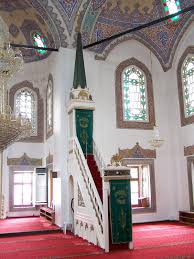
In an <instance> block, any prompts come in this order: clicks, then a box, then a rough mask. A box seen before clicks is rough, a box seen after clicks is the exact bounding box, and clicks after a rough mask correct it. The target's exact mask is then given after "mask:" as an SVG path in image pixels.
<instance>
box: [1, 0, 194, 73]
mask: <svg viewBox="0 0 194 259" xmlns="http://www.w3.org/2000/svg"><path fill="white" fill-rule="evenodd" d="M180 3H181V8H182V9H184V8H186V7H188V6H191V5H193V0H184V1H183V0H180ZM0 15H1V16H3V18H4V19H5V20H6V22H7V24H8V25H9V28H10V33H11V40H12V41H13V42H14V43H22V44H25V43H26V44H29V45H32V40H31V36H30V35H31V33H32V31H34V30H37V31H40V32H41V33H43V34H44V35H45V38H46V39H47V46H48V47H57V48H58V47H60V46H62V47H72V46H75V36H76V31H78V30H79V29H80V28H81V33H82V40H83V45H87V44H89V43H92V42H95V41H97V40H100V39H103V38H106V37H109V36H111V35H113V34H115V33H119V32H122V31H125V30H128V29H131V28H134V27H136V26H138V25H142V24H144V23H147V22H150V21H152V20H155V19H158V18H161V17H163V16H164V11H163V6H162V0H130V1H129V0H119V1H118V0H49V1H48V0H11V1H7V0H0ZM193 20H194V13H193V12H190V13H187V14H183V16H182V17H181V18H180V19H179V20H178V21H174V22H171V23H167V22H163V23H160V24H158V25H155V26H152V27H149V28H146V29H143V30H141V31H138V32H135V33H133V34H129V35H125V36H123V37H121V38H119V39H117V40H113V41H109V42H106V43H103V44H100V45H97V46H95V47H93V48H91V49H90V50H92V51H94V52H95V53H96V58H98V59H105V58H106V57H107V55H108V53H109V52H110V50H111V49H112V48H114V46H116V45H117V44H118V43H119V42H122V41H125V40H129V39H136V40H137V41H139V42H141V43H142V44H144V45H145V46H147V47H148V48H149V49H150V50H151V51H152V52H153V53H154V54H155V55H156V56H157V58H158V59H159V61H160V63H161V65H162V67H163V69H164V70H165V71H166V70H168V69H169V68H170V67H171V65H172V60H173V56H174V53H175V50H176V48H177V45H178V43H179V41H180V39H181V38H182V35H183V34H184V32H185V30H186V29H187V28H188V26H189V25H190V24H191V22H192V21H193ZM34 52H35V51H34V50H30V51H29V50H25V53H24V54H25V60H26V61H27V62H29V61H34V60H37V59H39V58H40V57H37V55H34Z"/></svg>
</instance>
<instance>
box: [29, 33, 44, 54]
mask: <svg viewBox="0 0 194 259" xmlns="http://www.w3.org/2000/svg"><path fill="white" fill-rule="evenodd" d="M32 40H33V44H34V46H36V47H41V48H46V47H47V45H46V43H45V38H44V37H43V36H42V34H41V33H40V32H35V33H33V34H32ZM46 52H47V51H46V50H44V49H36V53H37V54H38V55H44V54H46Z"/></svg>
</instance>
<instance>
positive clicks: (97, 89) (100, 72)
mask: <svg viewBox="0 0 194 259" xmlns="http://www.w3.org/2000/svg"><path fill="white" fill-rule="evenodd" d="M193 42H194V26H192V25H191V26H190V28H189V29H188V31H187V32H186V34H185V37H184V39H182V40H181V42H180V43H179V46H178V48H177V51H176V55H175V59H174V63H173V66H172V69H170V70H169V71H168V72H164V71H163V69H162V67H161V65H160V63H159V62H158V60H157V58H156V57H155V56H154V55H153V54H152V53H150V51H149V50H148V49H147V48H146V47H145V46H143V45H142V44H140V43H139V42H137V41H134V40H130V41H127V42H124V43H121V44H120V45H119V46H117V47H115V48H114V49H113V50H112V51H111V53H110V54H109V56H108V58H107V59H106V60H105V61H96V60H95V59H94V54H93V53H92V52H89V51H85V52H84V57H85V67H86V77H87V85H88V87H89V89H90V90H91V93H92V96H93V99H94V101H95V103H96V110H95V112H94V139H95V141H96V143H97V145H98V147H99V149H100V150H101V152H102V154H103V157H104V160H105V161H106V163H109V162H110V159H111V156H112V155H113V154H115V153H117V151H118V148H132V147H133V146H134V145H135V143H136V142H139V144H140V145H141V146H142V147H144V148H150V145H149V143H148V141H149V140H150V139H151V137H152V130H135V129H118V128H117V127H116V106H115V69H116V67H117V66H118V65H119V63H121V62H122V61H123V60H125V59H128V58H131V57H135V58H136V59H138V60H139V61H141V62H142V63H144V64H145V65H146V66H147V67H148V69H149V70H150V72H151V73H152V79H153V88H154V102H155V116H156V124H157V126H158V127H159V130H160V133H161V136H162V137H163V138H164V139H165V143H164V145H163V146H162V147H161V148H160V149H158V150H157V159H156V161H155V182H156V199H157V211H156V213H151V214H149V213H148V214H139V215H134V217H133V220H134V222H145V221H156V220H165V219H176V218H177V215H178V211H179V210H182V209H189V198H188V197H189V196H188V184H187V181H188V180H187V168H186V159H185V158H184V156H183V147H184V145H185V146H188V145H192V144H194V134H193V127H194V126H193V125H189V126H185V127H180V111H179V101H178V88H177V75H176V71H177V65H178V62H179V59H180V57H181V55H182V54H183V52H184V51H185V49H186V48H187V47H188V46H190V45H192V44H193ZM150 57H151V58H152V66H151V59H150ZM74 62H75V50H72V49H60V51H59V53H53V54H52V55H51V56H50V57H49V58H48V60H47V61H41V62H36V63H31V64H26V65H25V69H24V72H23V73H22V74H20V75H18V77H17V79H14V80H12V84H15V83H18V82H20V81H23V80H29V81H32V82H34V86H35V87H37V86H38V87H40V89H41V94H42V95H44V96H45V89H46V84H47V79H48V74H49V73H52V75H53V79H54V134H53V136H52V137H50V138H49V139H48V140H46V141H45V145H43V144H25V143H23V144H20V143H16V144H14V145H13V146H11V147H10V148H8V150H7V155H8V157H20V156H21V155H22V154H23V153H24V152H26V153H27V154H28V155H29V156H32V157H39V156H40V157H44V158H46V156H48V153H49V152H50V153H51V154H53V155H54V170H55V171H58V178H57V179H55V182H54V200H55V208H56V223H57V224H58V225H60V226H62V225H63V222H64V221H66V220H68V217H69V206H70V205H69V202H68V201H69V197H68V177H69V175H68V170H67V158H68V153H67V151H68V141H67V134H68V118H67V106H68V100H69V92H70V88H71V87H72V83H73V72H74ZM5 173H6V170H5ZM4 177H5V178H6V177H7V176H5V175H4ZM6 181H7V180H5V182H6Z"/></svg>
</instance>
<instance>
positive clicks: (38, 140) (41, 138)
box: [9, 81, 44, 143]
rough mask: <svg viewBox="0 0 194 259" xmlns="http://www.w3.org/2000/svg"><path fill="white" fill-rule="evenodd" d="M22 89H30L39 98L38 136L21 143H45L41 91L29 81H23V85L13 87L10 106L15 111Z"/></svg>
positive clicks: (10, 94) (23, 140)
mask: <svg viewBox="0 0 194 259" xmlns="http://www.w3.org/2000/svg"><path fill="white" fill-rule="evenodd" d="M22 89H29V90H30V91H32V92H33V93H34V94H35V96H36V98H37V104H36V107H37V134H36V135H32V136H30V137H27V138H24V139H21V140H20V141H19V142H32V143H42V142H43V141H44V106H43V99H42V98H41V96H40V92H39V89H38V88H35V87H33V84H32V83H31V82H29V81H23V82H21V83H18V84H16V85H13V86H12V87H11V88H10V91H9V105H10V107H11V109H12V111H15V98H16V94H17V93H18V91H20V90H22Z"/></svg>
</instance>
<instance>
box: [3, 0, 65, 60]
mask: <svg viewBox="0 0 194 259" xmlns="http://www.w3.org/2000/svg"><path fill="white" fill-rule="evenodd" d="M0 16H1V17H2V18H3V20H4V21H5V22H6V23H7V25H8V27H9V32H10V41H11V43H12V42H13V43H16V44H24V45H30V46H33V45H34V44H33V34H34V33H36V32H38V33H40V34H42V35H44V39H45V45H46V46H47V47H53V48H59V47H60V46H63V47H67V43H66V36H65V35H64V28H63V27H62V26H61V22H60V21H59V20H58V18H57V15H56V14H55V13H54V11H53V8H52V7H50V6H49V5H48V1H47V0H46V1H45V0H40V1H38V0H11V1H7V0H1V1H0ZM21 51H22V54H23V57H24V61H25V62H32V61H38V60H40V59H44V58H46V57H48V56H49V54H50V52H46V53H45V55H36V50H33V49H25V48H21Z"/></svg>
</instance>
